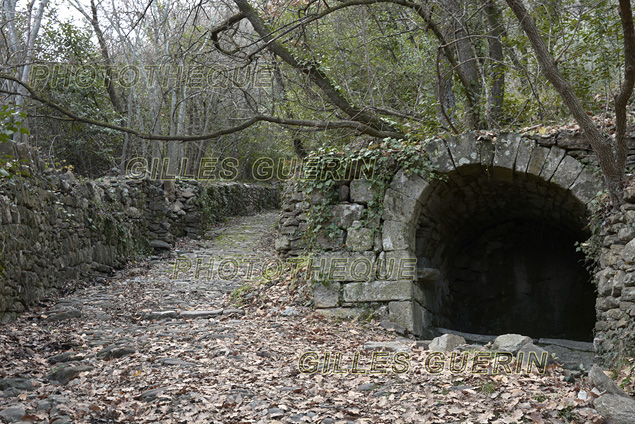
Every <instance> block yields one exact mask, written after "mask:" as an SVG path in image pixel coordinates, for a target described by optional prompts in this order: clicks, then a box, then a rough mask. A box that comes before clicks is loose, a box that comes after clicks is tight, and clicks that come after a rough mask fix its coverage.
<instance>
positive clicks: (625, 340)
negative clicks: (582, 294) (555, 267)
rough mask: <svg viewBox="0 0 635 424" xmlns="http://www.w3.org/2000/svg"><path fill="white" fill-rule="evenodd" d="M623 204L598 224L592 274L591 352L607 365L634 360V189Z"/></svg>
mask: <svg viewBox="0 0 635 424" xmlns="http://www.w3.org/2000/svg"><path fill="white" fill-rule="evenodd" d="M625 194H626V195H625V197H626V201H627V202H626V204H625V205H623V206H622V207H621V210H620V211H619V212H617V213H614V214H612V215H611V216H609V217H608V218H607V219H606V220H604V221H603V222H602V229H601V233H600V239H599V240H600V243H601V246H602V247H601V249H602V250H601V254H600V270H599V272H598V273H597V274H596V283H597V294H598V296H597V300H596V311H597V322H596V324H595V333H596V335H597V337H596V339H595V348H596V351H597V353H598V354H599V355H600V356H601V357H602V358H604V359H605V360H606V361H607V363H612V362H619V361H620V360H621V359H623V357H624V356H628V357H631V358H632V357H635V187H629V188H627V189H626V191H625Z"/></svg>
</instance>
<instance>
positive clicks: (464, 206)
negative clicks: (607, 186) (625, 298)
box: [383, 136, 600, 341]
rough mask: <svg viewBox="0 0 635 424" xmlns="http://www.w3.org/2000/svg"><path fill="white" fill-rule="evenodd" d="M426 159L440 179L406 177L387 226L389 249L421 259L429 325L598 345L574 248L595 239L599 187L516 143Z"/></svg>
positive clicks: (388, 204) (397, 185) (389, 200)
mask: <svg viewBox="0 0 635 424" xmlns="http://www.w3.org/2000/svg"><path fill="white" fill-rule="evenodd" d="M470 143H471V147H472V149H471V150H467V149H466V150H465V151H466V152H470V151H471V152H472V153H469V154H462V153H461V151H462V145H467V144H470ZM475 143H476V149H474V146H475ZM474 151H476V152H478V153H476V154H474ZM430 154H431V157H432V158H433V160H434V161H436V164H437V165H438V167H439V169H440V171H441V178H440V179H435V180H432V181H424V180H423V179H421V178H419V177H417V176H412V175H406V173H404V172H403V171H400V172H399V173H398V174H397V175H396V176H395V178H394V179H393V182H392V184H391V188H390V189H389V190H388V191H387V194H386V198H385V211H384V219H385V221H384V225H383V232H384V248H386V247H387V246H388V250H390V249H392V250H395V251H397V250H400V251H401V252H395V253H397V254H398V256H408V255H414V256H416V257H417V266H418V268H419V269H418V271H419V272H418V281H417V282H416V284H415V286H416V288H415V292H417V293H418V296H415V298H416V299H417V300H416V301H417V302H419V303H420V306H421V311H422V317H421V318H420V322H421V326H422V327H423V328H426V327H445V328H450V329H453V330H458V331H464V332H471V333H480V334H493V335H497V334H504V333H520V334H524V335H528V336H531V337H534V338H539V337H550V338H566V339H573V340H583V341H590V340H591V339H592V330H593V326H594V324H595V317H596V314H595V288H594V285H593V284H592V282H591V276H590V275H589V273H588V272H587V270H586V267H585V263H584V256H583V255H582V254H581V253H580V252H578V251H577V249H576V245H575V243H576V242H583V241H584V240H586V239H587V238H588V234H587V232H586V222H587V217H588V211H587V204H588V203H589V201H590V200H591V199H592V198H593V197H594V195H595V194H596V193H597V191H598V189H599V185H600V182H599V181H598V178H597V177H595V176H594V175H593V174H591V173H590V172H589V171H587V170H585V169H583V167H582V165H581V164H580V163H578V162H577V161H576V160H575V159H573V158H571V157H569V156H565V154H564V151H562V150H560V149H558V148H557V147H552V148H551V149H549V148H543V147H541V146H536V145H535V143H526V142H525V141H521V140H520V138H519V137H518V136H510V137H509V138H508V139H506V140H505V139H504V140H501V141H499V142H498V143H491V142H485V143H483V142H476V141H475V140H474V139H473V138H472V139H465V138H464V139H454V140H450V141H449V142H448V143H447V144H446V145H445V146H443V145H441V146H435V147H433V148H432V149H431V151H430ZM386 238H388V243H386ZM386 245H387V246H386ZM415 310H417V308H415ZM414 320H415V327H416V326H417V325H418V324H416V322H417V321H419V318H418V317H414Z"/></svg>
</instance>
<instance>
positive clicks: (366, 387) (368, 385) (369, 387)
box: [357, 383, 377, 392]
mask: <svg viewBox="0 0 635 424" xmlns="http://www.w3.org/2000/svg"><path fill="white" fill-rule="evenodd" d="M376 387H377V385H376V384H375V383H365V384H360V385H359V386H357V390H358V391H360V392H370V391H371V390H373V389H374V388H376Z"/></svg>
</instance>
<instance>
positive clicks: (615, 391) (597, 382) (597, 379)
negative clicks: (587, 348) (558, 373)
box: [589, 364, 635, 422]
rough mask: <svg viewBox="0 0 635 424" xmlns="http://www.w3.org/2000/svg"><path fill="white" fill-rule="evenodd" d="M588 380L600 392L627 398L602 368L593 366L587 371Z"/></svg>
mask: <svg viewBox="0 0 635 424" xmlns="http://www.w3.org/2000/svg"><path fill="white" fill-rule="evenodd" d="M589 379H590V380H591V383H592V384H593V385H594V386H595V387H597V388H598V389H600V390H601V391H602V392H605V393H610V394H612V395H618V396H622V397H629V396H628V394H626V392H624V390H622V389H620V388H619V387H618V386H617V384H615V382H614V381H613V380H611V379H610V378H609V376H607V375H606V374H604V371H602V368H600V367H599V366H597V365H595V364H594V365H593V366H592V367H591V370H590V371H589ZM634 422H635V421H634Z"/></svg>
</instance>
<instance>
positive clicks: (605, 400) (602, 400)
mask: <svg viewBox="0 0 635 424" xmlns="http://www.w3.org/2000/svg"><path fill="white" fill-rule="evenodd" d="M593 406H594V407H595V409H597V411H598V412H599V413H600V414H601V415H602V416H603V417H605V418H607V420H608V422H610V423H612V424H633V423H635V400H633V399H631V398H630V397H624V396H620V395H616V394H612V393H609V394H606V395H602V396H600V397H599V398H597V399H595V400H594V401H593Z"/></svg>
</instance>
